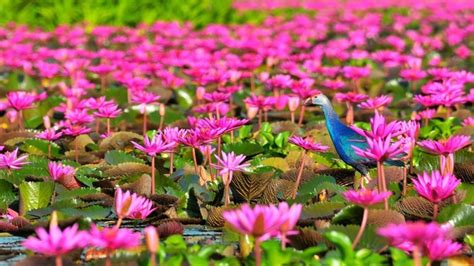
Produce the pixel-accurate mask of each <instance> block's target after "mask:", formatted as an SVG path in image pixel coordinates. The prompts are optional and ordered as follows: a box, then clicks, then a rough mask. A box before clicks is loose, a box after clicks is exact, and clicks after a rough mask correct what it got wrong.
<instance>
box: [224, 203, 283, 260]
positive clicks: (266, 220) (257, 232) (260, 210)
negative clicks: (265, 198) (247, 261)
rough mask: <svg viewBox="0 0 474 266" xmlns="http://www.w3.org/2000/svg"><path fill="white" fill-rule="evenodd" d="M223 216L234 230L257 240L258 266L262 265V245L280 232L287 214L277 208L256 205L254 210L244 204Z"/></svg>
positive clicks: (256, 255) (256, 257)
mask: <svg viewBox="0 0 474 266" xmlns="http://www.w3.org/2000/svg"><path fill="white" fill-rule="evenodd" d="M223 216H224V220H225V221H226V222H227V223H229V224H230V225H231V226H232V228H233V229H234V230H236V231H237V232H239V233H241V234H243V235H250V236H253V237H254V238H255V260H256V265H257V266H258V265H260V264H261V261H260V260H261V250H260V243H261V242H262V241H265V240H267V239H269V238H270V237H271V236H272V235H273V234H275V233H276V232H278V231H279V229H280V227H281V226H282V224H283V223H284V222H285V221H286V217H285V214H282V213H280V211H279V210H278V209H277V208H276V207H275V206H262V205H256V206H255V207H253V208H252V207H250V206H249V205H248V204H244V205H242V206H241V207H240V208H239V209H237V210H231V211H224V213H223Z"/></svg>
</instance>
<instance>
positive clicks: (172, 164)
mask: <svg viewBox="0 0 474 266" xmlns="http://www.w3.org/2000/svg"><path fill="white" fill-rule="evenodd" d="M173 171H174V152H170V175H172V174H173Z"/></svg>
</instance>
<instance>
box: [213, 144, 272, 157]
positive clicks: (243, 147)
mask: <svg viewBox="0 0 474 266" xmlns="http://www.w3.org/2000/svg"><path fill="white" fill-rule="evenodd" d="M222 149H223V151H224V152H231V151H233V152H234V153H236V154H243V155H245V156H252V155H256V154H259V153H262V152H263V148H262V146H260V145H259V144H257V143H251V142H240V143H229V144H224V145H223V148H222Z"/></svg>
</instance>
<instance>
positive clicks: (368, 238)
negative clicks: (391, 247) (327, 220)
mask: <svg viewBox="0 0 474 266" xmlns="http://www.w3.org/2000/svg"><path fill="white" fill-rule="evenodd" d="M359 228H360V226H359V225H354V224H351V225H347V226H344V225H331V226H329V227H328V228H326V229H325V231H326V232H330V231H336V232H340V233H343V234H345V235H347V236H348V237H349V238H350V239H351V242H352V241H354V238H355V236H356V235H357V232H358V231H359ZM386 244H387V242H386V241H385V239H384V238H382V237H381V236H379V235H377V233H376V230H375V227H374V226H371V225H368V226H367V227H366V228H365V230H364V234H363V235H362V238H361V239H360V242H359V244H358V245H357V248H368V249H372V250H379V249H381V248H383V247H384V246H385V245H386Z"/></svg>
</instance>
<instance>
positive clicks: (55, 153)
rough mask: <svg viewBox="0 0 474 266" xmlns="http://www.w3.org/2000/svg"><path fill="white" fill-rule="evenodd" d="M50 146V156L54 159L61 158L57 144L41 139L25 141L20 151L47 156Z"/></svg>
mask: <svg viewBox="0 0 474 266" xmlns="http://www.w3.org/2000/svg"><path fill="white" fill-rule="evenodd" d="M49 146H51V156H52V157H54V158H58V157H59V156H61V154H60V148H59V146H58V144H56V143H54V142H49V141H46V140H42V139H27V140H25V141H24V142H23V146H22V147H21V150H22V151H25V152H27V153H29V154H41V155H47V154H48V147H49Z"/></svg>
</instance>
